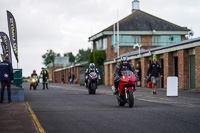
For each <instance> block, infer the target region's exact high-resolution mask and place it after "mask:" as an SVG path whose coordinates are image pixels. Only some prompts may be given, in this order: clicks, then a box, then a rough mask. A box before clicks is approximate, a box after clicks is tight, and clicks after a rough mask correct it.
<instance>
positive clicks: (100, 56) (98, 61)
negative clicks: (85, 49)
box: [92, 50, 106, 66]
mask: <svg viewBox="0 0 200 133" xmlns="http://www.w3.org/2000/svg"><path fill="white" fill-rule="evenodd" d="M92 55H93V61H94V64H95V65H96V66H102V65H103V64H104V61H105V60H106V52H105V51H104V50H95V51H94V52H93V54H92Z"/></svg>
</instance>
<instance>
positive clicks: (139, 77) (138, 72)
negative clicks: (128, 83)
mask: <svg viewBox="0 0 200 133" xmlns="http://www.w3.org/2000/svg"><path fill="white" fill-rule="evenodd" d="M135 71H136V72H137V75H138V81H137V86H138V87H140V81H141V68H140V65H139V64H136V68H135Z"/></svg>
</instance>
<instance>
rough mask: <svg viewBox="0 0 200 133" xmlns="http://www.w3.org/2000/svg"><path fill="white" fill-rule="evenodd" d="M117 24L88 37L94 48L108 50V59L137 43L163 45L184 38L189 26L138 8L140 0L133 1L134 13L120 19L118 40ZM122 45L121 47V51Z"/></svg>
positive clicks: (148, 47) (148, 45)
mask: <svg viewBox="0 0 200 133" xmlns="http://www.w3.org/2000/svg"><path fill="white" fill-rule="evenodd" d="M117 27H118V26H117V23H115V24H113V25H111V26H109V27H108V28H106V29H103V30H102V31H101V32H99V33H97V34H95V35H93V36H91V37H89V41H90V42H92V44H93V50H105V51H106V60H112V59H114V58H116V57H117V52H118V51H119V55H121V54H124V53H127V52H131V51H134V50H137V49H133V45H134V44H141V45H142V48H143V49H151V48H153V47H158V46H164V45H168V44H171V43H177V42H181V41H183V40H185V39H186V38H185V35H187V34H188V31H189V29H187V28H186V27H181V26H178V25H176V24H173V23H171V22H168V21H166V20H163V19H161V18H159V17H156V16H153V15H151V14H148V13H146V12H144V11H141V10H140V9H139V1H138V0H134V1H133V9H132V13H131V14H130V15H128V16H127V17H125V18H123V19H122V20H120V21H119V41H118V36H117V34H116V33H117ZM118 44H119V50H118Z"/></svg>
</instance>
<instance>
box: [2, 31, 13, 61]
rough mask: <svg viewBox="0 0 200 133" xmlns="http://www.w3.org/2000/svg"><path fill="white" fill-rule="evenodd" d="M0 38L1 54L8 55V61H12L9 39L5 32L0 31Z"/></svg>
mask: <svg viewBox="0 0 200 133" xmlns="http://www.w3.org/2000/svg"><path fill="white" fill-rule="evenodd" d="M0 38H1V40H2V42H1V46H2V49H3V54H4V57H5V56H9V59H10V62H11V63H12V53H11V48H10V40H9V38H8V36H7V35H6V33H4V32H0Z"/></svg>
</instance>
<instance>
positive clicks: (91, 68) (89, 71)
mask: <svg viewBox="0 0 200 133" xmlns="http://www.w3.org/2000/svg"><path fill="white" fill-rule="evenodd" d="M91 72H95V73H97V77H98V78H97V86H98V83H99V79H100V74H99V71H98V69H97V68H95V64H94V63H90V65H89V68H88V69H86V71H85V84H86V87H87V82H88V78H89V74H90V73H91Z"/></svg>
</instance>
